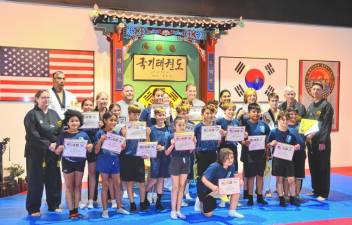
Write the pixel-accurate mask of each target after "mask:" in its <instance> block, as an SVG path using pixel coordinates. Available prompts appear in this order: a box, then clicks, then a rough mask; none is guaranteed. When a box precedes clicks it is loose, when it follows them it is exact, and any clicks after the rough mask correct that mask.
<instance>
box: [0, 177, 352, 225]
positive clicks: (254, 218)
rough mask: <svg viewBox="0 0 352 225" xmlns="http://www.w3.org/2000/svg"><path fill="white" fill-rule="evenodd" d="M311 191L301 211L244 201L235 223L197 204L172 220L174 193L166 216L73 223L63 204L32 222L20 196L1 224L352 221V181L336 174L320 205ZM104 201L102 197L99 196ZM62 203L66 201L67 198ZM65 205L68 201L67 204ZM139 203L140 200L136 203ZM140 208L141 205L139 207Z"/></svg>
mask: <svg viewBox="0 0 352 225" xmlns="http://www.w3.org/2000/svg"><path fill="white" fill-rule="evenodd" d="M274 182H275V179H272V185H271V186H272V190H274V187H275V184H274ZM309 187H310V177H309V176H308V177H307V178H306V179H305V180H304V185H303V191H302V193H303V195H302V197H303V198H304V203H303V204H302V205H301V207H293V206H288V207H286V208H281V207H279V206H278V200H277V197H276V196H275V195H274V196H273V198H266V200H267V201H268V202H269V205H267V206H265V207H260V206H258V205H254V206H253V207H248V206H246V201H245V200H241V201H240V202H241V203H242V205H243V206H240V207H239V208H238V211H239V212H240V213H242V214H244V215H245V218H243V219H232V218H230V217H228V216H227V209H221V208H217V209H216V211H215V215H214V216H213V217H212V218H206V217H204V216H202V215H201V214H200V213H198V212H194V211H193V205H194V201H191V202H189V203H190V206H188V207H183V208H182V212H183V213H184V214H185V215H187V219H186V220H172V219H170V216H169V215H170V192H168V191H167V192H165V195H164V198H163V199H164V200H163V204H164V205H165V206H167V209H166V210H165V211H164V212H161V213H156V212H155V210H154V206H152V207H151V209H150V210H149V211H147V212H139V213H137V214H134V215H127V216H123V215H119V214H116V213H115V212H114V210H112V209H111V210H110V212H109V215H110V218H109V219H103V218H101V210H102V209H101V207H98V208H96V209H91V210H88V209H84V210H80V213H81V214H83V215H84V218H82V219H76V220H69V219H68V210H67V209H66V208H65V203H64V202H63V204H62V208H63V209H64V211H63V213H60V214H57V213H49V212H48V211H47V209H46V205H45V203H44V204H43V206H42V216H41V217H40V218H31V217H28V216H27V212H26V210H25V199H26V195H23V194H18V195H15V196H11V197H6V198H2V199H0V221H1V225H13V224H17V225H19V224H21V225H22V224H66V223H70V224H75V225H85V224H93V223H94V224H97V225H98V224H111V223H119V224H124V225H138V224H143V225H146V224H284V223H290V222H303V221H313V220H324V219H333V218H346V217H352V177H349V176H342V175H339V174H332V176H331V195H330V197H329V200H327V201H326V202H324V203H321V202H318V201H316V200H315V199H314V198H311V197H308V196H306V195H304V193H307V192H308V191H310V190H309ZM194 191H195V188H194V187H192V188H191V194H192V196H193V197H195V193H194ZM86 195H87V193H86V190H84V191H83V194H82V196H83V199H84V198H86ZM99 197H100V196H99ZM62 199H65V198H64V196H63V198H62ZM63 201H64V200H63ZM136 202H137V203H139V199H136ZM123 204H124V206H125V207H126V208H129V204H128V202H127V200H126V199H124V200H123ZM137 206H138V204H137Z"/></svg>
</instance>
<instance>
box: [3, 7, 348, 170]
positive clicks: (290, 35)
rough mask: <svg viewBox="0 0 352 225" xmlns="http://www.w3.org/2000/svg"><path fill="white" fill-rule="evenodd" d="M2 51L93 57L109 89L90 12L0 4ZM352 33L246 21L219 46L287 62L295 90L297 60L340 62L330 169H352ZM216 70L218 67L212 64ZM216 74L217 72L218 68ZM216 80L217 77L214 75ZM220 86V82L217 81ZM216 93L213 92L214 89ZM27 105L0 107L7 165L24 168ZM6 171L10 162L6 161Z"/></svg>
mask: <svg viewBox="0 0 352 225" xmlns="http://www.w3.org/2000/svg"><path fill="white" fill-rule="evenodd" d="M0 9H1V13H0V29H1V34H0V45H1V46H16V47H33V48H54V49H77V50H92V51H95V75H96V77H95V93H97V92H99V91H103V90H104V91H109V88H110V75H109V74H110V48H109V43H108V42H107V41H106V38H105V37H104V36H103V35H102V33H101V31H95V30H94V28H93V25H92V23H91V21H90V20H89V13H90V12H91V9H85V8H73V7H62V6H46V5H38V4H27V3H14V2H5V1H0ZM351 39H352V29H350V28H348V29H347V28H334V27H323V26H306V25H293V24H278V23H269V22H256V21H247V22H246V26H245V28H243V29H239V28H235V29H233V30H231V31H230V32H229V34H228V35H224V36H222V37H221V39H220V40H219V42H218V44H217V47H216V55H217V57H216V59H218V56H247V57H274V58H288V74H289V77H288V82H289V83H290V84H293V85H294V86H295V87H298V60H299V59H326V60H340V61H341V93H340V130H339V132H337V133H333V135H332V137H333V140H332V142H333V150H332V162H333V163H332V165H333V166H351V165H352V157H351V153H350V151H351V150H352V144H351V143H350V142H349V141H348V138H349V137H350V135H349V133H348V129H349V127H350V126H351V125H352V123H351V120H352V119H351V116H350V115H352V108H351V107H350V106H349V102H350V101H349V99H350V98H351V97H352V93H351V89H350V88H349V83H351V82H352V78H351V77H350V76H349V75H350V71H352V65H351V62H352V46H351V44H350V40H351ZM216 65H217V66H218V62H216ZM217 69H218V68H217ZM216 77H218V75H217V74H216ZM217 83H218V81H217ZM216 90H217V89H216ZM31 107H32V104H29V103H14V102H0V137H5V136H9V137H10V138H11V162H12V163H20V164H22V165H23V166H25V159H24V157H23V152H24V143H25V142H24V135H25V133H24V127H23V118H24V115H25V114H26V112H27V111H28V110H29V109H30V108H31ZM4 159H5V165H4V166H5V167H7V166H8V165H9V164H10V163H11V162H9V161H8V160H7V159H8V152H7V153H5V155H4Z"/></svg>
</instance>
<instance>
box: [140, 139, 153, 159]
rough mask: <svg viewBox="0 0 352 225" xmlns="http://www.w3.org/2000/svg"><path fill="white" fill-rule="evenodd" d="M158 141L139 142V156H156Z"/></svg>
mask: <svg viewBox="0 0 352 225" xmlns="http://www.w3.org/2000/svg"><path fill="white" fill-rule="evenodd" d="M157 144H158V142H138V147H137V153H136V155H137V156H142V157H144V156H146V157H149V158H156V146H157Z"/></svg>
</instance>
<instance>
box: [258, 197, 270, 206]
mask: <svg viewBox="0 0 352 225" xmlns="http://www.w3.org/2000/svg"><path fill="white" fill-rule="evenodd" d="M257 203H260V204H263V205H267V204H268V202H267V201H265V200H264V198H263V195H257Z"/></svg>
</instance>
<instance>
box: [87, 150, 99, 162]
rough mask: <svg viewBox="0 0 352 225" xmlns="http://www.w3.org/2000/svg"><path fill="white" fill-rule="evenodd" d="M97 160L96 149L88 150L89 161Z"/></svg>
mask: <svg viewBox="0 0 352 225" xmlns="http://www.w3.org/2000/svg"><path fill="white" fill-rule="evenodd" d="M96 161H97V155H96V154H95V152H94V150H93V151H92V152H87V162H88V163H92V162H96Z"/></svg>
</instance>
